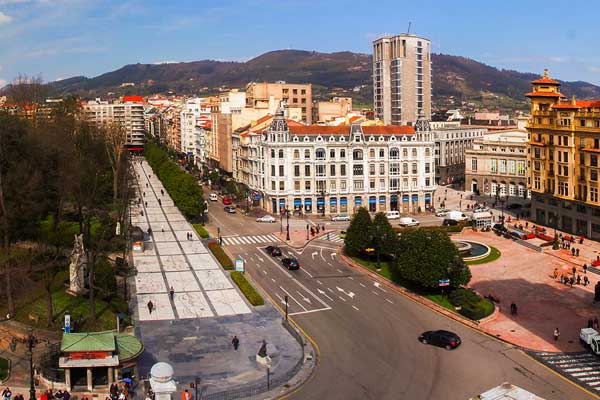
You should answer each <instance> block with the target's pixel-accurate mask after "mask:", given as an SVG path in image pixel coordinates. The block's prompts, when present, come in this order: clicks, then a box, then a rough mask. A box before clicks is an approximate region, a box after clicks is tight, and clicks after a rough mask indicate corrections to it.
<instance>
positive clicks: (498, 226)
mask: <svg viewBox="0 0 600 400" xmlns="http://www.w3.org/2000/svg"><path fill="white" fill-rule="evenodd" d="M492 229H493V230H494V231H497V232H504V231H506V227H505V226H504V225H502V224H494V226H492Z"/></svg>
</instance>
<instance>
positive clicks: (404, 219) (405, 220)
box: [399, 217, 419, 226]
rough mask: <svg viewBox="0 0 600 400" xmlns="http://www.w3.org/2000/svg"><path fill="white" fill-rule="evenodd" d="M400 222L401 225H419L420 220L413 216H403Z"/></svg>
mask: <svg viewBox="0 0 600 400" xmlns="http://www.w3.org/2000/svg"><path fill="white" fill-rule="evenodd" d="M399 224H400V226H419V221H417V220H416V219H414V218H411V217H402V218H400V221H399Z"/></svg>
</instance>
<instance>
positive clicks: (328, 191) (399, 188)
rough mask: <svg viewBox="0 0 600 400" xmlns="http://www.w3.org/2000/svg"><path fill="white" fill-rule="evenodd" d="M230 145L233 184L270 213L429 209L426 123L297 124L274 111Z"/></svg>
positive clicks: (430, 159)
mask: <svg viewBox="0 0 600 400" xmlns="http://www.w3.org/2000/svg"><path fill="white" fill-rule="evenodd" d="M420 122H423V123H420ZM234 143H235V144H234V146H233V153H234V156H233V177H234V179H235V180H237V181H238V182H241V183H243V184H245V185H246V186H248V188H249V189H250V190H251V192H252V198H253V200H254V205H255V206H261V207H262V208H264V209H266V210H268V211H269V212H272V213H281V212H284V211H285V210H289V211H290V212H293V213H295V214H307V215H314V214H319V215H332V214H346V213H349V214H352V213H354V212H356V211H357V210H358V208H359V207H366V208H367V209H368V210H369V211H370V212H373V213H375V212H379V211H390V210H398V211H401V212H403V213H409V212H415V213H416V212H419V210H420V211H424V210H425V209H427V208H429V207H432V206H433V201H434V199H433V192H434V190H435V179H434V178H435V166H434V151H433V149H434V143H433V139H432V134H431V131H430V130H429V127H428V124H427V123H426V122H424V121H417V124H416V127H413V126H375V125H373V126H361V125H360V124H358V123H357V124H352V125H341V126H322V125H303V124H300V123H297V122H293V121H290V120H286V119H285V118H284V117H283V114H282V113H279V112H278V114H277V115H276V116H275V117H269V118H268V119H267V118H261V119H259V120H258V121H255V123H253V124H250V125H247V126H244V127H241V128H240V129H238V130H237V131H236V132H235V133H234Z"/></svg>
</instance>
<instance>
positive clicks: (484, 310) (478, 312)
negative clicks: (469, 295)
mask: <svg viewBox="0 0 600 400" xmlns="http://www.w3.org/2000/svg"><path fill="white" fill-rule="evenodd" d="M493 312H494V304H492V302H491V301H489V300H488V299H481V300H480V301H479V302H478V303H470V304H466V305H464V306H462V308H461V309H460V313H461V315H464V316H465V317H467V318H469V319H472V320H474V321H477V320H480V319H482V318H485V317H487V316H488V315H490V314H491V313H493Z"/></svg>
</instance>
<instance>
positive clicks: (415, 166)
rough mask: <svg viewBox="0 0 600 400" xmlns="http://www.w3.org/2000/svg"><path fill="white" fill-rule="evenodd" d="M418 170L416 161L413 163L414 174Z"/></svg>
mask: <svg viewBox="0 0 600 400" xmlns="http://www.w3.org/2000/svg"><path fill="white" fill-rule="evenodd" d="M417 170H418V168H417V163H416V162H415V163H412V173H413V175H414V174H416V173H417Z"/></svg>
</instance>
